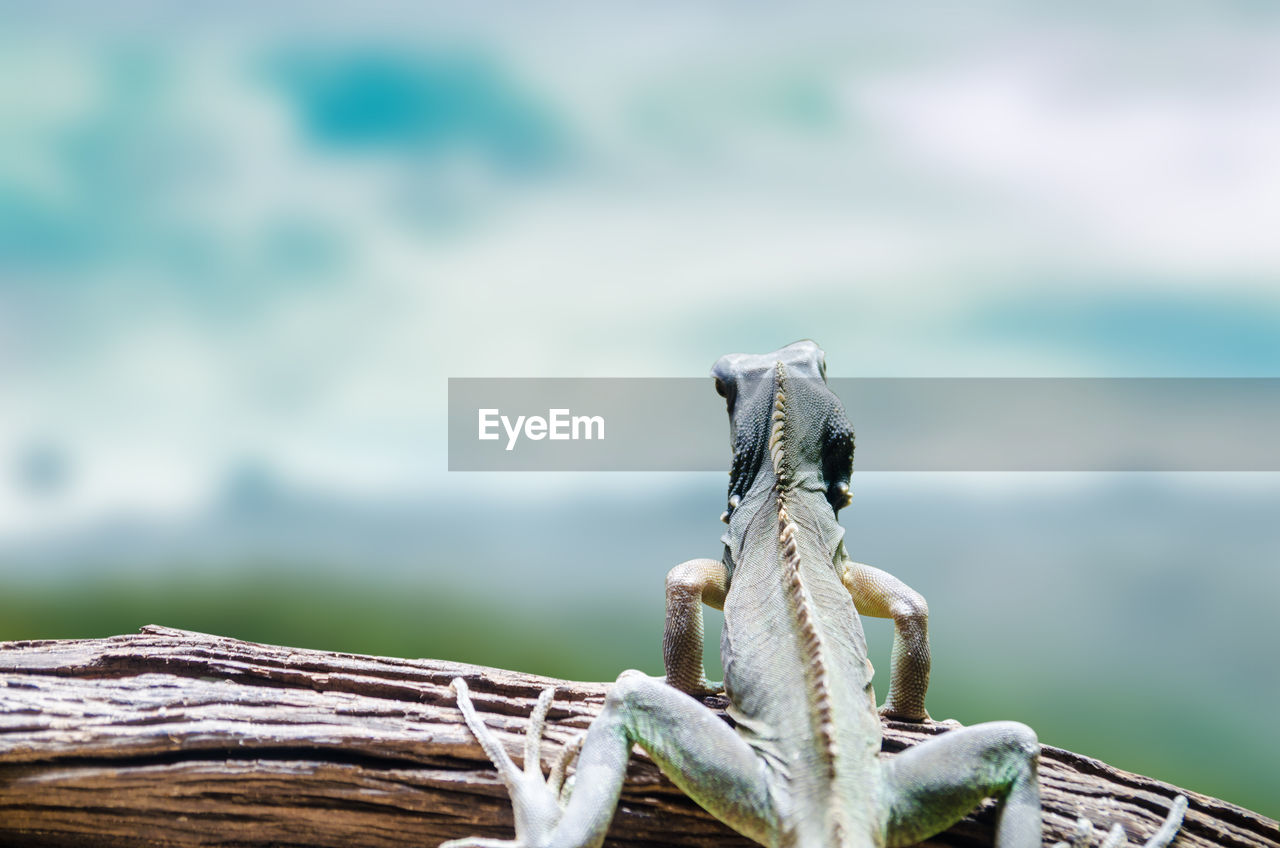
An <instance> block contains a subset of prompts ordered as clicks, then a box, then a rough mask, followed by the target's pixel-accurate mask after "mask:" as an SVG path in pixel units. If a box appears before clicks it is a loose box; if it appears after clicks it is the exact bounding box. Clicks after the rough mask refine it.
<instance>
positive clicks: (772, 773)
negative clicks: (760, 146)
mask: <svg viewBox="0 0 1280 848" xmlns="http://www.w3.org/2000/svg"><path fill="white" fill-rule="evenodd" d="M712 375H713V376H714V377H715V378H716V388H717V390H718V391H719V392H720V393H721V394H722V395H723V396H724V397H725V398H726V401H727V404H728V408H729V418H730V423H731V430H732V439H733V448H734V459H733V467H732V470H731V471H730V483H729V509H728V511H727V512H726V514H725V516H724V518H725V520H726V521H727V523H728V525H729V527H728V530H727V531H726V532H725V534H724V536H723V542H724V544H725V550H724V555H723V557H722V559H721V560H709V559H701V560H690V561H688V562H685V563H682V564H681V565H679V566H676V568H674V569H672V571H671V573H670V574H669V575H668V577H667V626H666V632H665V634H664V639H663V658H664V661H665V664H666V671H667V675H666V677H665V679H657V678H651V677H648V676H646V675H643V674H641V673H640V672H636V671H628V672H624V673H623V674H622V676H621V677H619V678H618V681H617V683H616V684H615V685H614V687H613V688H612V689H611V690H610V693H609V696H608V698H607V699H606V701H605V705H604V708H603V710H602V711H601V713H600V715H599V716H598V717H597V718H596V720H595V721H594V722H592V724H591V727H590V728H589V730H588V731H587V734H586V738H585V740H584V742H583V744H582V748H581V754H580V755H579V758H578V765H577V771H576V774H575V777H574V780H575V782H574V784H573V786H574V789H573V791H572V793H571V794H569V796H568V798H567V801H566V800H565V798H564V797H562V794H561V793H560V792H559V789H560V786H559V783H560V780H561V777H562V775H563V770H562V768H560V767H557V768H556V769H555V770H553V777H552V781H551V785H548V784H547V783H545V782H544V781H543V779H542V775H541V773H540V771H539V769H538V766H537V762H538V758H537V745H536V742H537V737H538V736H539V735H540V733H541V723H542V719H543V717H544V716H545V712H546V709H545V704H546V703H549V701H550V696H549V695H547V694H546V693H544V698H543V699H542V701H540V704H539V709H538V710H536V711H535V720H534V722H533V723H532V726H531V728H530V731H529V734H530V739H529V741H528V745H527V748H526V766H525V770H524V771H523V772H521V771H519V770H517V769H516V768H515V766H514V765H513V764H512V763H511V761H510V759H509V758H508V757H507V756H506V754H505V752H503V751H502V749H501V747H500V746H499V745H498V743H497V742H496V740H495V739H494V738H493V736H492V734H491V733H489V731H488V730H487V729H486V728H485V727H484V725H483V724H482V723H481V722H480V721H479V719H478V718H477V717H476V715H475V712H474V710H473V709H472V708H471V704H470V701H469V700H468V698H467V695H466V689H465V686H464V685H463V684H462V681H460V680H459V681H456V682H455V689H456V691H457V695H458V701H459V706H460V707H461V708H462V709H463V713H464V715H465V716H466V718H467V723H468V725H469V726H470V727H471V729H472V731H473V732H474V733H475V734H476V736H477V737H478V738H479V739H480V740H481V743H482V744H483V745H484V746H485V750H486V751H487V752H488V753H489V756H490V758H491V759H493V761H494V763H495V764H496V765H497V766H498V769H499V773H500V774H501V775H502V779H503V782H504V783H505V784H506V786H507V788H508V791H509V792H510V794H511V797H512V803H513V805H514V807H515V813H516V816H515V818H516V839H515V841H514V842H505V841H500V840H486V839H464V840H457V841H454V842H450V843H446V844H445V846H443V847H442V848H508V847H509V846H519V848H525V846H528V848H533V846H538V848H582V846H598V845H600V844H601V842H603V840H604V836H605V833H606V831H607V829H608V825H609V821H610V819H611V818H612V816H613V810H614V806H615V805H616V803H617V799H618V794H619V792H620V790H621V786H622V780H623V777H624V774H625V770H626V764H627V758H628V756H629V754H630V750H631V746H632V745H633V744H639V745H640V746H641V747H643V748H644V749H645V750H646V751H648V752H649V754H650V756H652V757H653V759H654V761H655V762H656V763H657V764H658V766H659V767H660V768H661V769H662V771H663V772H664V773H665V774H666V775H667V776H668V777H669V778H670V779H671V780H672V782H674V783H675V784H676V785H677V786H679V787H680V788H681V789H683V790H684V791H685V792H686V793H688V794H689V795H690V796H691V797H692V798H693V799H694V800H695V801H697V802H698V803H699V804H701V805H702V806H703V807H704V808H705V809H706V810H707V811H708V812H710V813H711V814H712V815H714V816H716V817H717V818H719V819H720V820H721V821H723V822H725V823H726V824H728V825H729V826H730V827H732V828H734V829H735V830H737V831H738V832H740V833H742V834H744V835H745V836H747V837H749V838H751V839H753V840H755V841H756V842H759V843H761V844H763V845H769V846H779V848H782V846H786V847H787V848H790V846H799V847H800V848H842V847H844V846H847V847H848V848H880V846H890V848H897V846H906V845H912V844H914V843H916V842H919V841H920V840H922V839H925V838H928V837H929V836H932V835H933V834H935V833H937V832H939V831H941V830H944V829H945V828H947V827H949V826H950V825H951V824H953V823H954V822H956V821H958V820H959V819H960V818H961V817H963V816H964V815H965V814H966V813H968V812H969V811H970V810H972V809H973V808H974V807H975V806H977V804H978V803H980V802H981V801H982V799H983V798H987V797H996V798H999V799H1001V802H1002V803H1001V805H1000V807H999V813H998V822H997V826H996V845H997V848H1039V846H1040V831H1041V828H1040V795H1039V787H1038V784H1037V781H1036V764H1037V760H1038V756H1039V744H1038V743H1037V741H1036V736H1035V734H1034V733H1033V732H1032V731H1031V729H1030V728H1028V727H1026V726H1025V725H1021V724H1017V723H1014V722H993V723H989V724H982V725H977V726H975V727H970V728H964V729H960V730H955V731H952V732H950V733H946V734H944V735H942V736H939V737H935V738H933V739H930V740H929V741H927V742H923V743H921V744H919V745H917V746H915V747H913V748H910V749H908V750H907V751H905V752H903V753H902V754H899V755H898V756H896V757H893V758H883V757H882V756H881V754H880V742H881V730H880V716H879V714H878V712H877V710H876V704H875V693H874V691H873V690H872V686H871V678H872V669H871V664H870V662H869V661H868V659H867V649H866V642H865V639H864V637H863V632H862V625H861V622H860V620H859V616H858V614H859V613H862V614H865V615H873V616H884V617H892V618H893V620H894V624H895V638H894V652H893V672H892V675H891V680H890V686H889V695H888V698H887V699H886V703H885V705H884V707H882V708H881V709H880V710H879V713H883V714H888V715H894V716H898V717H905V718H910V719H916V720H927V719H928V715H927V713H926V712H925V709H924V697H925V690H926V688H927V686H928V678H929V648H928V644H929V643H928V627H927V622H928V608H927V607H926V605H925V603H924V599H923V598H921V597H920V596H919V595H918V594H917V593H915V592H913V591H912V590H911V589H909V588H908V587H907V586H905V585H904V584H902V583H901V582H900V581H898V580H897V579H896V578H894V577H892V576H891V575H889V574H887V573H885V572H883V571H880V570H879V569H875V568H872V567H870V566H867V565H863V564H861V563H855V562H852V561H851V560H850V559H849V557H848V556H847V554H846V553H845V550H844V544H843V536H844V530H843V529H842V528H841V527H840V525H839V523H838V522H837V520H836V514H837V512H838V510H839V509H840V508H842V507H843V506H845V505H847V503H848V492H849V487H848V482H849V474H850V472H851V470H852V459H853V431H852V428H851V427H850V426H849V423H848V420H847V419H846V417H845V413H844V409H843V407H841V405H840V402H839V400H838V399H837V398H836V397H835V395H834V394H832V393H831V391H830V390H829V389H828V388H827V386H826V377H825V368H824V363H823V354H822V351H821V350H820V349H819V348H818V347H817V345H815V344H813V343H812V342H797V343H796V344H793V345H789V346H788V347H785V348H783V349H781V350H779V351H775V352H774V353H771V354H766V355H763V356H753V355H746V354H734V355H730V356H726V357H723V358H722V359H720V360H719V361H718V362H717V363H716V365H715V367H714V368H713V370H712ZM704 603H706V604H708V605H710V606H713V607H717V608H723V610H724V621H725V624H724V633H723V638H722V640H721V656H722V658H723V663H724V668H725V681H724V691H725V694H726V695H727V697H728V699H729V714H730V715H731V717H732V718H733V719H734V724H735V727H734V728H732V729H731V728H730V727H729V726H728V725H727V724H725V723H724V722H722V721H720V720H719V719H718V718H717V717H716V716H715V714H714V713H712V712H711V711H710V710H709V709H707V708H706V707H704V706H703V705H702V704H701V703H700V702H698V701H697V700H695V699H694V698H693V697H690V695H691V694H693V695H698V694H704V693H706V692H709V691H713V690H715V689H717V688H718V687H717V686H716V685H715V684H710V683H708V682H707V681H706V678H705V675H704V671H703V667H702V642H703V632H702V609H701V606H702V604H704ZM1180 816H1181V808H1180V807H1179V806H1178V805H1176V804H1175V809H1174V814H1171V816H1170V822H1169V824H1168V825H1167V826H1166V827H1165V828H1163V829H1162V830H1161V832H1160V833H1159V834H1157V836H1156V837H1153V839H1152V841H1150V842H1149V843H1148V845H1147V848H1163V846H1164V845H1165V844H1167V843H1168V841H1169V840H1171V839H1172V838H1173V834H1174V832H1176V828H1177V822H1176V821H1175V819H1177V820H1180Z"/></svg>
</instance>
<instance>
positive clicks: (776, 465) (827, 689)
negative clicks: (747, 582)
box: [769, 362, 836, 780]
mask: <svg viewBox="0 0 1280 848" xmlns="http://www.w3.org/2000/svg"><path fill="white" fill-rule="evenodd" d="M783 377H784V371H783V367H782V363H781V362H779V363H778V384H777V385H778V388H777V390H776V392H775V395H774V407H773V428H772V430H771V432H770V436H769V455H770V457H771V458H772V460H773V470H774V474H775V476H776V477H777V479H778V483H777V493H778V495H777V498H778V546H779V548H780V550H781V552H782V560H783V568H784V569H785V573H786V577H787V583H788V585H789V586H790V589H791V596H792V601H793V603H794V605H795V610H796V624H797V625H798V627H799V628H800V637H801V640H802V646H803V649H804V653H805V670H806V673H807V676H808V677H809V687H810V688H809V691H810V693H811V696H812V699H813V704H812V705H813V710H814V716H815V718H816V719H817V725H818V737H819V740H820V742H821V745H820V749H821V751H822V752H823V754H824V758H825V760H826V766H827V774H828V777H829V778H831V779H832V780H834V779H835V763H836V721H835V710H834V707H833V704H832V698H831V685H830V680H829V675H828V672H827V666H826V660H825V659H824V651H823V647H822V640H821V637H820V636H819V635H818V629H817V625H816V624H815V621H814V618H815V613H814V604H813V598H812V597H811V596H810V595H809V590H808V589H807V588H806V587H805V585H804V581H803V580H802V579H801V576H800V550H799V547H798V546H797V544H796V524H795V522H794V521H792V520H791V515H790V513H789V512H788V511H787V482H788V481H787V477H786V473H785V471H786V455H785V450H784V447H783V443H784V441H785V440H784V439H783V427H784V426H785V422H786V408H787V405H786V396H785V392H784V390H783Z"/></svg>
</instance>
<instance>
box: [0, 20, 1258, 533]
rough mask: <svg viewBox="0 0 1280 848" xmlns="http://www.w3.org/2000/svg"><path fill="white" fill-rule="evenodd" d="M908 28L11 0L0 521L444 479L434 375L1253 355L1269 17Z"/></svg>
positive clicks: (4, 525) (1233, 362) (12, 528)
mask: <svg viewBox="0 0 1280 848" xmlns="http://www.w3.org/2000/svg"><path fill="white" fill-rule="evenodd" d="M931 8H932V7H920V8H919V9H915V10H912V11H908V10H901V11H898V12H889V11H885V10H879V11H876V12H874V13H870V12H868V13H863V14H856V13H852V12H847V11H837V10H834V9H830V8H822V7H805V9H804V11H803V13H791V12H786V13H782V12H780V11H770V10H768V9H766V8H763V7H753V8H751V9H749V10H739V11H734V12H729V11H727V10H726V9H725V8H718V7H710V8H708V9H702V10H698V11H692V10H673V9H667V10H665V11H664V12H663V13H662V14H652V13H648V12H646V13H640V12H631V13H628V12H622V11H617V12H610V13H605V12H603V11H600V10H595V11H592V12H586V13H583V12H582V11H581V10H580V9H576V8H575V7H565V10H566V14H567V15H568V17H567V18H566V20H570V21H572V22H573V23H572V24H569V25H559V24H556V23H553V22H552V21H551V20H548V19H546V18H544V17H543V16H541V15H538V16H535V15H532V14H530V13H529V12H527V11H526V12H523V13H521V12H518V11H515V10H513V9H510V8H509V9H507V12H508V14H502V15H499V14H493V15H488V16H481V15H480V14H478V13H476V14H465V13H452V14H450V13H445V12H442V11H438V10H436V9H433V8H432V7H429V6H428V7H423V8H422V9H420V10H418V11H416V12H414V13H413V14H414V16H415V17H414V18H413V19H412V20H413V21H414V23H415V24H417V25H416V26H411V27H398V26H395V19H396V16H397V15H398V14H408V12H407V11H406V10H405V9H403V8H397V7H395V6H387V7H377V9H378V11H377V12H376V13H371V14H370V15H368V16H367V19H364V20H361V21H357V22H353V21H351V20H349V19H346V18H342V17H341V16H339V15H338V14H337V13H334V12H330V13H328V15H323V14H322V15H318V16H317V18H318V19H317V20H314V21H311V22H310V23H309V24H307V25H303V26H296V25H293V24H294V22H293V21H290V19H289V18H290V16H289V14H288V13H287V12H284V11H282V12H278V13H276V14H274V15H271V16H263V17H259V16H257V15H256V14H255V13H254V12H252V11H250V10H249V9H248V8H247V7H244V8H242V7H235V6H232V7H230V11H228V12H226V13H225V14H222V15H210V14H208V13H192V15H193V16H192V17H184V16H183V15H180V14H178V13H176V12H174V11H172V10H171V11H169V12H168V13H166V14H154V13H153V15H152V23H151V24H150V25H149V26H148V27H146V28H139V29H140V30H141V31H136V30H133V29H132V28H130V27H126V26H124V25H122V24H120V23H119V22H116V23H114V24H110V23H105V24H104V22H102V21H95V20H94V18H95V13H94V12H92V11H86V12H85V16H84V19H78V18H73V17H71V16H59V15H57V14H55V13H52V12H41V11H39V10H32V9H30V8H27V9H23V10H22V11H21V12H20V13H15V15H14V19H15V20H16V21H17V25H16V26H14V27H13V28H12V29H10V31H9V34H8V36H6V40H7V41H8V42H9V43H8V44H7V45H6V49H5V51H4V58H3V60H2V61H3V63H4V65H5V66H6V67H5V72H4V73H3V74H2V75H0V76H3V79H4V80H5V82H3V83H0V86H2V89H0V91H2V93H0V110H2V111H0V124H2V126H3V138H4V149H5V155H4V157H3V163H4V164H3V166H2V177H0V223H2V224H3V227H2V228H0V273H2V274H3V276H2V277H0V292H2V293H3V301H0V302H2V303H3V310H0V330H2V331H3V332H2V334H0V339H3V342H2V343H3V345H4V351H3V353H4V355H3V357H0V369H3V371H0V374H2V375H3V378H4V379H3V384H2V385H3V393H4V394H3V403H4V407H5V409H6V410H7V414H6V415H5V416H3V419H0V446H2V447H3V452H4V453H6V454H8V456H9V457H10V463H17V464H18V465H19V466H21V465H22V464H23V463H24V462H25V459H24V456H25V452H29V451H37V452H38V451H40V450H45V449H48V448H47V446H48V445H51V444H52V445H55V446H56V449H57V450H58V451H60V452H62V453H65V455H66V461H65V464H66V465H67V466H68V469H69V471H68V474H67V491H66V492H64V493H63V495H62V497H61V498H60V499H59V501H60V503H59V505H57V506H55V505H53V504H51V503H49V502H48V501H47V500H46V501H45V502H41V503H39V504H38V505H37V506H35V507H33V508H30V509H28V508H27V507H26V506H24V503H23V499H24V496H23V495H22V493H21V491H15V490H14V488H15V483H14V475H10V477H9V480H8V483H9V485H8V486H4V487H0V492H3V494H0V498H2V500H0V503H3V504H4V506H5V508H4V509H0V516H3V517H0V534H7V533H14V532H21V531H23V530H24V528H31V527H34V526H36V525H37V524H47V525H48V526H57V525H59V524H60V523H61V522H63V521H79V520H83V519H84V518H86V517H88V516H92V515H96V514H100V513H101V512H102V511H103V510H106V509H110V508H113V507H119V506H121V505H123V504H133V505H137V506H138V507H139V508H143V509H162V508H169V509H172V508H177V507H178V506H180V505H187V506H193V505H195V504H198V503H199V502H200V500H201V498H202V497H207V496H208V493H209V491H210V490H211V488H214V487H216V486H217V485H219V483H220V478H221V470H222V469H223V468H224V467H225V465H226V464H227V463H229V462H234V461H235V460H236V459H237V458H238V457H242V456H260V457H268V458H270V459H271V460H272V461H273V462H274V463H276V464H278V465H279V466H280V467H281V469H282V471H283V472H285V473H288V474H290V475H292V476H296V477H298V478H299V479H303V480H313V481H314V482H315V483H316V485H321V486H330V487H336V488H339V489H342V488H347V487H353V488H356V489H365V488H369V489H373V490H387V491H395V490H405V489H413V488H415V487H419V486H423V485H428V486H429V485H438V483H439V480H440V478H439V475H440V473H441V467H442V457H443V448H442V445H441V440H442V421H443V416H444V410H443V408H442V404H443V397H444V393H443V391H442V387H443V382H444V380H445V379H446V378H447V377H450V376H651V375H652V376H698V375H701V374H703V373H705V369H706V368H707V367H708V365H709V364H710V362H711V361H713V360H714V359H715V358H716V357H717V356H719V355H720V354H721V353H723V352H727V351H729V350H739V349H742V350H757V349H772V348H774V347H777V346H780V345H781V344H784V343H786V342H788V341H791V340H794V339H795V338H802V337H813V338H816V339H818V340H819V342H820V343H821V344H823V345H824V346H825V347H826V349H827V351H828V354H829V360H830V361H831V363H832V366H833V371H838V373H840V374H842V375H846V376H1267V375H1272V374H1274V373H1275V371H1276V368H1277V365H1280V362H1278V360H1280V344H1278V343H1277V342H1276V334H1275V333H1274V328H1275V326H1276V319H1277V317H1280V295H1278V293H1277V286H1276V272H1277V268H1278V267H1280V242H1277V241H1276V239H1275V238H1274V236H1273V227H1271V226H1270V224H1269V222H1271V221H1274V220H1275V219H1276V213H1277V211H1280V210H1277V209H1276V208H1275V207H1276V205H1277V203H1280V200H1277V198H1280V153H1277V151H1280V117H1278V116H1277V115H1276V113H1275V110H1274V109H1272V108H1270V105H1271V104H1272V103H1274V97H1275V95H1276V93H1277V90H1278V89H1280V59H1278V58H1277V57H1276V55H1275V52H1274V50H1272V49H1271V48H1270V45H1271V44H1273V41H1272V40H1271V38H1270V37H1269V36H1272V35H1274V28H1275V26H1276V21H1275V15H1274V13H1272V12H1269V11H1267V10H1265V9H1264V8H1262V7H1257V8H1253V7H1249V6H1245V5H1235V6H1233V5H1226V6H1216V7H1214V8H1212V9H1210V8H1208V7H1203V6H1199V5H1196V4H1181V5H1179V4H1170V5H1167V6H1161V7H1160V9H1159V12H1158V13H1157V12H1155V11H1152V13H1151V14H1149V15H1139V14H1138V13H1137V12H1136V11H1135V10H1132V9H1126V10H1124V11H1121V10H1114V9H1108V8H1106V7H1104V6H1101V5H1085V6H1079V7H1077V6H1073V8H1072V9H1071V10H1054V11H1050V10H1038V11H1033V10H1028V9H1021V8H1014V7H1010V6H1007V5H1005V4H999V3H995V4H983V5H979V6H977V7H975V8H974V9H973V10H971V11H970V12H968V13H967V18H966V20H963V21H959V20H956V16H955V15H953V14H948V15H941V14H926V12H927V11H929V9H931ZM1153 9H1154V7H1153ZM571 12H572V13H573V14H569V13H571ZM932 12H934V13H940V12H941V10H940V9H937V8H932ZM15 455H16V458H15ZM17 478H18V480H21V478H22V475H21V474H18V475H17ZM19 488H20V485H19Z"/></svg>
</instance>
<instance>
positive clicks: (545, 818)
mask: <svg viewBox="0 0 1280 848" xmlns="http://www.w3.org/2000/svg"><path fill="white" fill-rule="evenodd" d="M450 686H451V688H452V689H453V691H454V694H455V695H457V697H458V709H459V710H461V711H462V717H463V719H464V720H465V721H466V723H467V727H469V728H470V729H471V732H472V734H474V735H475V737H476V740H477V741H478V742H479V743H480V747H481V748H483V749H484V752H485V754H487V755H488V757H489V759H490V761H492V762H493V765H494V767H495V768H497V770H498V777H499V779H501V780H502V783H503V785H504V786H506V788H507V794H509V795H510V796H511V807H512V812H513V813H514V814H515V822H516V838H515V839H514V840H503V839H483V838H479V837H469V838H466V839H455V840H452V841H450V842H445V843H443V844H441V846H440V848H526V846H533V845H541V844H544V843H545V842H546V839H547V836H548V835H549V834H550V833H551V831H552V830H553V829H554V828H555V826H556V824H557V823H558V822H559V821H560V817H561V815H562V814H563V812H564V811H563V809H562V808H561V807H560V803H559V798H558V796H559V794H560V788H561V786H560V784H561V783H563V780H564V767H565V764H564V762H563V758H562V761H561V762H560V763H557V766H556V769H555V770H553V772H552V779H553V781H554V782H555V783H556V785H555V786H554V787H553V786H551V785H548V783H547V781H545V780H543V778H542V765H541V754H542V729H543V727H544V726H545V724H546V721H547V711H548V710H549V709H551V700H552V699H553V698H554V697H555V693H556V690H555V688H554V687H552V688H549V689H544V690H542V692H541V693H540V694H539V695H538V703H537V704H536V705H535V706H534V708H533V713H531V714H530V716H529V729H528V731H527V732H526V733H525V739H524V770H523V771H521V770H520V769H517V768H516V766H515V763H513V762H512V761H511V757H509V756H508V755H507V752H506V750H505V749H503V747H502V744H501V743H500V742H498V739H497V737H495V736H494V735H493V731H491V730H489V728H488V727H486V726H485V724H484V722H482V721H481V720H480V716H479V715H477V714H476V710H475V707H474V706H473V705H472V703H471V696H470V694H469V691H468V689H467V684H466V681H464V680H463V679H462V678H461V677H457V678H454V680H453V683H452V684H450Z"/></svg>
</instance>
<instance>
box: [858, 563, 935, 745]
mask: <svg viewBox="0 0 1280 848" xmlns="http://www.w3.org/2000/svg"><path fill="white" fill-rule="evenodd" d="M842 550H843V549H842ZM840 580H841V582H843V583H844V586H845V588H846V589H848V590H849V594H850V595H852V596H853V605H854V606H855V607H856V608H857V610H858V612H859V613H861V614H862V615H869V616H871V617H872V618H892V619H893V654H892V657H893V660H892V663H893V668H892V670H891V672H890V675H889V695H888V697H886V698H885V701H884V706H883V707H881V708H880V714H881V715H883V716H887V717H889V718H897V719H905V720H907V721H928V720H929V713H928V712H927V711H926V710H925V708H924V696H925V692H926V691H928V689H929V605H928V604H927V603H925V600H924V597H923V596H921V594H920V593H919V592H917V591H915V590H914V589H912V588H911V587H910V586H908V585H907V584H906V583H903V582H902V581H901V580H899V579H898V578H896V577H894V576H893V575H892V574H890V573H889V572H887V571H881V570H880V569H878V568H872V567H871V566H869V565H866V564H864V563H861V562H854V561H853V560H851V559H849V558H848V557H847V556H846V557H845V559H844V568H843V569H842V571H841V574H840Z"/></svg>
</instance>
